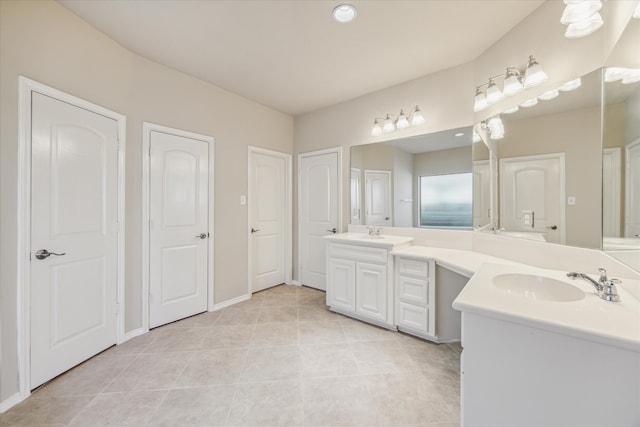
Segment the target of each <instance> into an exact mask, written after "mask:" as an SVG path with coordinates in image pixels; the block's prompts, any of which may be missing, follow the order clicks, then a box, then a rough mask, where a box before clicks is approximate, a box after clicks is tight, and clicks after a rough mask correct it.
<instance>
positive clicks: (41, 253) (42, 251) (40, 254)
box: [36, 249, 67, 259]
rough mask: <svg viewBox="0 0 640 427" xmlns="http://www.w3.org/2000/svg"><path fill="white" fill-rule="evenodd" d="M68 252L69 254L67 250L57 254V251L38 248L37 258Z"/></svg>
mask: <svg viewBox="0 0 640 427" xmlns="http://www.w3.org/2000/svg"><path fill="white" fill-rule="evenodd" d="M66 254H67V253H66V252H63V253H61V254H57V253H55V252H49V251H48V250H46V249H38V250H37V251H36V258H37V259H47V258H49V257H50V256H51V255H55V256H62V255H66Z"/></svg>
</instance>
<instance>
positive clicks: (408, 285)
mask: <svg viewBox="0 0 640 427" xmlns="http://www.w3.org/2000/svg"><path fill="white" fill-rule="evenodd" d="M396 286H397V287H398V299H399V300H400V301H404V302H406V303H410V304H418V305H422V306H427V305H428V304H429V282H428V281H427V280H426V277H425V278H423V279H416V278H413V277H405V276H398V278H397V283H396Z"/></svg>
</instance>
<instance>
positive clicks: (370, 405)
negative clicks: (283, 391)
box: [302, 377, 382, 427]
mask: <svg viewBox="0 0 640 427" xmlns="http://www.w3.org/2000/svg"><path fill="white" fill-rule="evenodd" d="M302 396H303V398H302V403H303V406H304V425H305V427H320V426H369V427H374V426H381V425H382V424H381V422H380V419H379V417H378V413H377V410H376V407H375V401H374V400H373V398H372V397H371V394H370V393H369V390H368V388H367V386H366V384H365V383H364V382H363V381H362V380H361V379H360V377H344V378H306V379H303V380H302Z"/></svg>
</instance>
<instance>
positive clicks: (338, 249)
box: [329, 243, 387, 264]
mask: <svg viewBox="0 0 640 427" xmlns="http://www.w3.org/2000/svg"><path fill="white" fill-rule="evenodd" d="M329 256H330V257H332V258H347V259H353V260H356V261H365V262H374V263H378V264H386V263H387V250H386V249H381V248H370V247H367V246H356V245H344V244H341V243H331V244H330V245H329Z"/></svg>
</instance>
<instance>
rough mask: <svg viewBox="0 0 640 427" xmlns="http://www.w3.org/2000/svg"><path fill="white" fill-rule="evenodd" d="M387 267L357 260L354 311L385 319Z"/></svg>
mask: <svg viewBox="0 0 640 427" xmlns="http://www.w3.org/2000/svg"><path fill="white" fill-rule="evenodd" d="M386 295H387V267H386V266H384V265H376V264H367V263H362V262H359V263H358V264H357V266H356V313H358V314H361V315H363V316H367V317H371V318H373V319H377V320H382V321H384V322H386V321H387V298H386Z"/></svg>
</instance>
